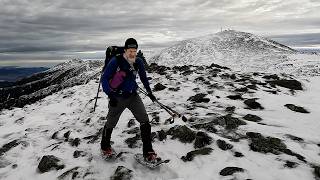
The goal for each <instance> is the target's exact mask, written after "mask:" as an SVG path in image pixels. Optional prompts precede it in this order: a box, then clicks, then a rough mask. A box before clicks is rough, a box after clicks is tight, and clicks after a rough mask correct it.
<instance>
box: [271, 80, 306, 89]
mask: <svg viewBox="0 0 320 180" xmlns="http://www.w3.org/2000/svg"><path fill="white" fill-rule="evenodd" d="M267 83H269V84H271V85H278V86H281V87H285V88H288V89H292V90H303V88H302V85H301V83H300V82H299V81H297V80H286V79H280V80H273V81H267Z"/></svg>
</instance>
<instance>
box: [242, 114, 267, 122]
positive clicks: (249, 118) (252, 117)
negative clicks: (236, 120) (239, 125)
mask: <svg viewBox="0 0 320 180" xmlns="http://www.w3.org/2000/svg"><path fill="white" fill-rule="evenodd" d="M243 119H245V120H247V121H252V122H260V121H262V118H261V117H259V116H257V115H253V114H247V115H245V116H244V117H243Z"/></svg>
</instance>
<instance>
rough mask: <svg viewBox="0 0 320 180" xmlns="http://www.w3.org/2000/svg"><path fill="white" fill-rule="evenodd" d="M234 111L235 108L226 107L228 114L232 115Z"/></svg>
mask: <svg viewBox="0 0 320 180" xmlns="http://www.w3.org/2000/svg"><path fill="white" fill-rule="evenodd" d="M235 110H236V107H235V106H230V107H226V111H227V112H229V113H234V111H235Z"/></svg>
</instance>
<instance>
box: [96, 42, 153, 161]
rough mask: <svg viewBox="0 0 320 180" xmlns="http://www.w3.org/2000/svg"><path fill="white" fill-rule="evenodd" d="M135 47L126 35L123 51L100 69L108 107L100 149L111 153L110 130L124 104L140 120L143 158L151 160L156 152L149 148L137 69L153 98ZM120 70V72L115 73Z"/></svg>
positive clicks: (147, 126)
mask: <svg viewBox="0 0 320 180" xmlns="http://www.w3.org/2000/svg"><path fill="white" fill-rule="evenodd" d="M137 49H138V43H137V41H136V40H135V39H133V38H129V39H127V40H126V42H125V46H124V53H123V54H121V55H120V56H116V57H113V58H111V60H110V61H109V63H108V64H107V65H106V68H105V70H104V72H103V75H102V79H101V82H102V87H103V91H104V92H105V93H106V94H107V95H108V97H109V111H108V115H107V122H106V123H105V125H104V128H103V131H102V139H101V152H102V154H103V155H104V156H106V157H110V156H112V155H113V153H114V152H113V151H114V150H113V149H112V148H111V145H110V139H111V134H112V130H113V128H114V127H115V126H116V124H117V122H118V121H119V118H120V115H121V114H122V112H123V111H124V110H125V109H126V108H128V109H129V110H130V111H131V112H132V114H133V115H134V117H135V118H136V120H137V121H138V122H139V123H140V131H141V139H142V142H143V156H144V159H145V160H147V161H155V160H156V159H157V154H156V153H155V151H154V150H153V148H152V143H151V126H150V123H149V118H148V114H147V112H146V109H145V107H144V104H143V102H142V100H141V98H140V96H139V95H138V93H137V89H138V85H137V82H136V75H137V73H138V74H139V77H140V80H141V82H142V83H143V85H144V87H145V89H146V90H147V92H148V96H149V98H150V99H151V100H152V101H155V100H156V98H155V96H154V95H153V94H152V92H151V88H150V85H149V82H148V79H147V75H146V71H145V68H144V65H143V60H142V59H140V58H138V57H137ZM121 71H122V73H119V72H121ZM115 74H117V75H119V74H120V75H119V77H115V76H116V75H115ZM111 79H112V80H111ZM114 81H115V84H116V86H118V87H117V88H116V89H114V88H112V87H113V85H114ZM119 81H120V82H119ZM121 81H122V82H121Z"/></svg>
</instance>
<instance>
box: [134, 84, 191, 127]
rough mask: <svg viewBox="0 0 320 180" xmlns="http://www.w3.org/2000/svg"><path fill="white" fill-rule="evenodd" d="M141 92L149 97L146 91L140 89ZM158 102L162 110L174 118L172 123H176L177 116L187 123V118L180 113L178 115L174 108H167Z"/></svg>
mask: <svg viewBox="0 0 320 180" xmlns="http://www.w3.org/2000/svg"><path fill="white" fill-rule="evenodd" d="M139 90H140V92H142V93H143V94H144V95H146V96H148V93H147V92H146V91H144V90H143V89H142V88H140V87H139ZM154 102H156V103H157V104H158V105H159V106H160V107H161V108H162V109H164V110H165V111H167V113H169V114H170V115H171V116H172V121H171V123H173V122H174V118H175V117H176V116H178V117H179V118H180V117H182V121H184V122H186V121H187V118H186V117H185V116H183V115H181V114H180V113H178V112H177V111H175V110H173V109H172V108H170V107H169V106H166V105H164V104H162V103H161V102H159V101H158V100H157V99H156V100H155V101H154Z"/></svg>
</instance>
